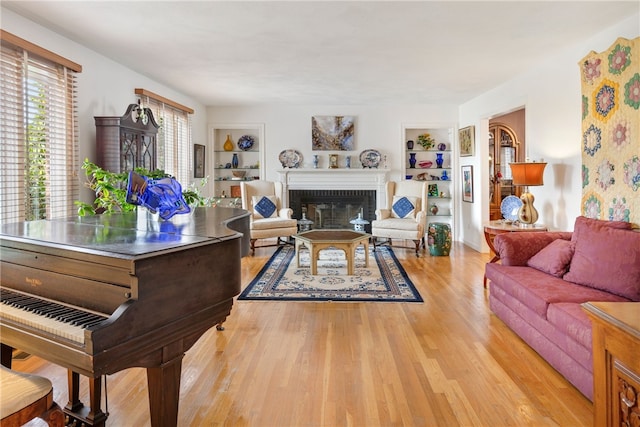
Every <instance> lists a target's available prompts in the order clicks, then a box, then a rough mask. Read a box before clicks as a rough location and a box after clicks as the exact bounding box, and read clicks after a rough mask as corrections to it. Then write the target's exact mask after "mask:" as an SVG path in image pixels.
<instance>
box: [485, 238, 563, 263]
mask: <svg viewBox="0 0 640 427" xmlns="http://www.w3.org/2000/svg"><path fill="white" fill-rule="evenodd" d="M571 235H572V233H571V232H567V231H536V232H514V233H503V234H499V235H497V236H496V238H495V239H494V241H493V246H494V247H495V248H496V253H497V254H498V256H500V262H501V263H502V265H527V261H528V260H529V258H531V257H532V256H534V255H535V254H536V253H538V252H539V251H541V250H542V249H544V248H545V247H546V246H547V245H548V244H549V243H551V242H553V241H554V240H557V239H564V240H570V239H571Z"/></svg>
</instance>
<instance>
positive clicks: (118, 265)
mask: <svg viewBox="0 0 640 427" xmlns="http://www.w3.org/2000/svg"><path fill="white" fill-rule="evenodd" d="M248 250H249V213H248V212H247V211H245V210H242V209H234V208H222V207H214V208H196V209H195V210H194V212H193V213H191V214H188V215H176V216H174V217H173V218H171V219H170V220H168V221H163V220H161V219H158V218H157V217H156V216H153V215H151V214H150V213H148V212H147V211H146V210H145V209H141V208H139V210H138V211H137V212H130V213H123V214H111V215H96V216H90V217H73V218H69V219H59V220H40V221H29V222H22V223H15V224H5V225H2V226H1V228H0V261H1V265H0V297H1V298H0V299H1V300H2V303H1V304H0V341H1V342H2V354H1V359H2V360H1V361H2V364H3V365H5V366H8V367H10V366H11V355H12V351H13V349H20V350H22V351H25V352H26V353H29V354H34V355H37V356H39V357H42V358H44V359H46V360H49V361H50V362H52V363H55V364H57V365H60V366H63V367H65V368H67V369H68V370H69V403H68V404H67V405H66V407H65V408H64V411H65V412H66V414H67V415H68V416H69V420H70V421H71V422H75V423H76V425H95V426H104V425H105V422H106V418H107V415H106V414H105V413H104V412H103V411H102V409H101V407H100V406H101V377H102V376H103V375H108V374H113V373H115V372H118V371H121V370H123V369H127V368H130V367H143V368H146V371H147V382H148V389H149V407H150V418H151V424H152V425H153V426H154V427H157V426H163V427H164V426H175V425H176V424H177V418H178V404H179V394H180V376H181V367H182V358H183V357H184V354H185V352H186V351H187V350H189V348H191V346H193V344H194V343H195V342H196V341H197V340H198V339H199V338H200V336H202V334H204V333H205V332H206V331H208V330H209V329H210V328H212V327H214V326H216V327H218V328H219V329H222V327H221V325H222V323H223V322H224V321H225V319H226V318H227V316H228V315H229V314H230V312H231V307H232V305H233V298H234V296H236V295H238V294H239V293H240V286H241V282H240V280H241V279H240V275H241V268H240V262H241V257H242V256H244V255H246V254H247V253H248ZM80 376H86V377H88V379H89V391H90V393H89V394H90V396H89V404H88V405H85V404H83V403H82V402H81V401H80V399H79V391H78V390H79V381H80V379H79V378H80Z"/></svg>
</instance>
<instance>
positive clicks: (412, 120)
mask: <svg viewBox="0 0 640 427" xmlns="http://www.w3.org/2000/svg"><path fill="white" fill-rule="evenodd" d="M457 114H458V107H457V106H454V105H444V106H443V105H438V106H434V105H405V106H402V105H383V106H370V105H348V106H345V105H337V106H336V105H270V106H253V107H208V108H207V118H208V122H209V125H210V126H211V125H214V124H216V123H218V124H220V123H226V124H241V123H264V124H265V150H266V156H265V157H266V165H264V167H265V168H266V169H265V170H266V175H265V178H266V179H267V180H271V181H275V180H277V179H278V175H277V170H279V169H282V166H281V165H280V162H279V161H278V155H279V154H280V152H281V151H282V150H286V149H296V150H298V151H299V152H300V153H301V154H302V157H303V163H304V165H303V167H305V168H312V167H313V164H312V158H313V154H319V155H320V158H321V163H320V165H321V166H320V167H327V166H328V153H330V152H329V151H327V152H319V151H315V152H313V151H312V149H311V117H313V116H317V115H331V116H341V115H344V116H355V117H356V134H355V149H354V150H353V151H344V152H337V153H338V154H339V155H340V156H341V160H340V164H341V165H342V164H343V162H344V157H343V156H345V155H351V157H352V160H351V164H352V166H351V167H352V168H353V167H361V166H360V161H359V160H358V156H359V154H360V152H362V150H365V149H376V150H378V151H380V153H381V154H382V155H383V156H384V155H386V156H387V164H388V168H389V170H390V179H392V180H399V179H404V175H405V173H404V167H405V149H406V145H405V143H406V141H404V136H403V134H402V124H403V123H404V124H412V125H413V124H420V125H422V124H424V125H426V126H427V127H434V128H435V127H448V128H455V126H456V122H457ZM210 143H211V141H209V142H208V144H210ZM207 152H208V153H213V149H209V150H207ZM331 153H336V152H335V151H331ZM211 156H213V154H211ZM207 160H208V161H207V164H209V165H213V164H215V163H216V162H215V159H214V158H213V157H210V158H209V159H207ZM381 167H382V165H381ZM456 188H457V187H456ZM454 234H455V225H454Z"/></svg>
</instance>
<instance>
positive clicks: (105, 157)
mask: <svg viewBox="0 0 640 427" xmlns="http://www.w3.org/2000/svg"><path fill="white" fill-rule="evenodd" d="M94 120H95V124H96V156H97V159H96V164H97V165H98V166H100V167H101V168H103V169H106V170H108V171H111V172H128V171H130V170H133V169H134V168H136V167H142V168H145V169H148V170H150V171H153V170H155V169H156V168H157V140H156V139H157V134H158V128H159V126H158V124H157V123H156V121H155V119H154V117H153V113H152V112H151V110H150V109H149V108H140V106H139V105H138V104H131V105H129V107H128V108H127V111H126V112H125V113H124V115H123V116H121V117H105V116H97V117H94Z"/></svg>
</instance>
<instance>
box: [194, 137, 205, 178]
mask: <svg viewBox="0 0 640 427" xmlns="http://www.w3.org/2000/svg"><path fill="white" fill-rule="evenodd" d="M193 177H194V178H204V145H200V144H193Z"/></svg>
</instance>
